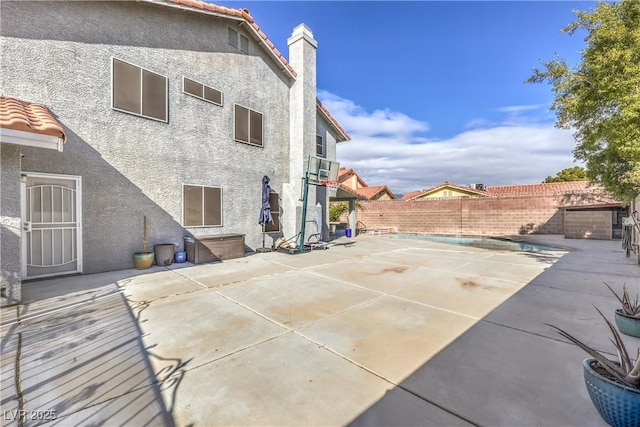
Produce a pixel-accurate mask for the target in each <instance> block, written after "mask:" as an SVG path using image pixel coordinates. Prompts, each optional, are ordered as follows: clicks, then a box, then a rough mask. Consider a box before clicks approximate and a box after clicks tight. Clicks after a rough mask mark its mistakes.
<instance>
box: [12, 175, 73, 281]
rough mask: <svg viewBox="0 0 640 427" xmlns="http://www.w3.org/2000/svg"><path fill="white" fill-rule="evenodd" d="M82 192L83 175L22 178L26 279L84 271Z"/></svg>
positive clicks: (23, 261) (24, 273)
mask: <svg viewBox="0 0 640 427" xmlns="http://www.w3.org/2000/svg"><path fill="white" fill-rule="evenodd" d="M80 196H81V194H80V177H74V176H66V175H45V174H35V173H31V174H29V173H28V174H26V179H24V178H23V183H22V278H23V279H33V278H36V277H48V276H56V275H61V274H70V273H80V272H82V247H81V242H82V236H81V224H82V223H81V220H80V212H81V209H80V201H81V197H80Z"/></svg>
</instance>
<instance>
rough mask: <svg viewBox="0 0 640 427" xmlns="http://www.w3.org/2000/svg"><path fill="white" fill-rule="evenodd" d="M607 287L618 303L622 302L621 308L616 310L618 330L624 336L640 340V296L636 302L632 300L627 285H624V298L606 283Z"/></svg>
mask: <svg viewBox="0 0 640 427" xmlns="http://www.w3.org/2000/svg"><path fill="white" fill-rule="evenodd" d="M605 286H606V287H607V288H609V290H610V291H611V292H612V293H613V294H614V295H615V296H616V298H617V299H618V301H620V308H618V309H616V317H615V320H616V325H618V330H620V332H622V333H623V334H627V335H631V336H632V337H638V338H640V304H639V303H638V294H636V298H635V300H631V298H629V293H628V292H627V284H626V283H625V284H624V285H622V296H620V295H618V294H617V293H616V291H614V290H613V289H612V288H611V286H609V284H608V283H606V282H605Z"/></svg>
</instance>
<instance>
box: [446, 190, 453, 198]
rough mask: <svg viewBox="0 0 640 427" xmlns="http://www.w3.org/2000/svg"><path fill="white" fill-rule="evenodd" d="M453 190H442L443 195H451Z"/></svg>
mask: <svg viewBox="0 0 640 427" xmlns="http://www.w3.org/2000/svg"><path fill="white" fill-rule="evenodd" d="M452 196H453V192H452V191H451V190H444V197H452Z"/></svg>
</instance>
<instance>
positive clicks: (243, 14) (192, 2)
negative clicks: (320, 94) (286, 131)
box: [145, 0, 351, 142]
mask: <svg viewBox="0 0 640 427" xmlns="http://www.w3.org/2000/svg"><path fill="white" fill-rule="evenodd" d="M145 1H147V2H149V3H154V4H165V5H171V4H174V5H179V6H180V7H186V8H188V9H190V10H193V11H195V12H203V13H213V14H219V15H224V16H227V17H231V18H235V19H239V20H243V21H245V22H246V23H247V24H248V25H247V27H248V28H249V29H250V31H252V32H253V34H254V36H255V37H256V38H257V39H259V40H260V41H261V42H260V45H261V46H263V48H264V49H265V50H266V51H267V53H269V54H271V55H273V56H274V57H275V58H276V59H277V61H279V62H280V64H281V65H282V66H283V69H284V70H285V72H286V73H287V74H289V75H290V76H291V77H293V78H296V77H297V75H298V74H297V73H296V70H294V69H293V67H292V66H291V64H289V62H288V61H287V60H286V58H285V57H284V55H283V54H282V53H281V52H280V51H279V50H278V49H277V48H276V46H275V45H274V44H273V42H272V41H271V40H269V38H268V37H267V35H266V34H265V33H264V32H263V31H262V30H261V29H260V27H259V26H258V24H257V23H256V22H255V20H254V19H253V17H252V16H251V14H250V13H249V10H248V9H232V8H229V7H225V6H218V5H216V4H212V3H205V2H202V1H198V0H160V1H159V0H145ZM316 103H317V107H318V110H319V111H320V112H321V113H322V114H323V115H324V116H325V118H326V119H327V121H328V122H329V123H330V124H331V125H333V126H334V127H335V129H336V131H337V133H338V140H337V142H342V141H351V137H350V136H349V134H348V133H347V132H346V131H345V130H344V128H343V127H342V126H341V125H340V123H338V121H337V120H336V119H335V118H334V117H333V116H332V115H331V113H330V112H329V110H327V107H325V106H324V105H323V104H322V102H320V100H319V99H317V98H316Z"/></svg>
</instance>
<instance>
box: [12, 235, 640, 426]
mask: <svg viewBox="0 0 640 427" xmlns="http://www.w3.org/2000/svg"><path fill="white" fill-rule="evenodd" d="M535 239H537V240H538V241H539V243H542V244H546V245H551V246H559V247H564V248H566V249H567V250H568V252H567V251H557V252H544V253H535V254H532V253H520V252H503V251H490V250H484V249H476V248H471V247H461V246H453V245H447V244H442V243H434V242H427V241H420V240H401V239H391V238H387V237H372V236H360V237H358V238H356V239H339V240H338V241H336V243H337V244H336V245H334V246H333V247H331V249H330V250H326V251H322V250H319V251H314V252H311V253H307V254H301V255H286V254H281V253H265V254H256V255H251V256H248V257H245V258H242V259H236V260H230V261H225V262H223V263H217V264H208V265H198V266H192V265H190V264H174V265H172V266H170V267H168V268H164V267H153V268H152V269H151V270H147V271H137V270H123V271H116V272H109V273H103V274H95V275H88V276H76V277H67V278H59V279H53V280H46V281H39V282H32V283H28V284H25V285H24V290H23V292H24V296H25V303H24V304H23V305H20V306H17V307H12V308H7V309H3V310H2V329H1V331H2V398H1V399H2V400H1V404H2V410H3V417H2V425H16V426H17V425H18V421H17V420H16V417H14V416H13V415H12V414H14V413H15V411H16V410H18V409H23V410H25V411H26V422H25V425H39V424H42V423H43V421H42V420H38V419H37V418H38V416H40V417H42V416H43V414H42V413H39V412H38V411H55V420H52V421H51V422H49V423H48V424H47V425H169V426H171V425H179V426H209V425H227V426H228V425H348V424H352V425H394V426H395V425H408V426H413V425H425V426H465V425H482V426H514V425H518V426H538V425H554V426H559V425H562V426H576V427H577V426H605V425H606V423H605V422H604V421H603V420H602V419H601V418H600V416H599V415H598V413H597V412H596V410H595V408H594V407H593V405H592V404H591V402H590V399H589V397H588V395H587V391H586V389H585V386H584V383H583V379H582V365H581V362H582V360H583V359H584V358H585V355H584V354H583V353H582V352H581V350H579V349H577V348H575V347H574V346H573V345H570V344H568V343H567V342H565V341H563V339H562V338H561V337H560V336H559V335H557V334H555V333H553V332H552V331H551V330H550V328H549V327H548V326H545V323H552V324H555V325H558V326H560V327H562V328H565V329H568V330H570V331H572V332H574V333H575V335H576V336H578V337H579V338H581V339H583V340H584V341H585V342H587V343H590V344H591V345H594V346H596V347H597V348H599V349H602V350H605V351H608V352H611V351H612V346H611V344H610V343H609V341H608V339H609V336H608V331H607V329H606V326H605V325H604V324H603V322H602V320H601V319H599V318H598V315H597V313H596V311H595V310H594V309H593V307H592V304H595V305H597V306H598V307H599V308H600V309H602V310H603V311H604V312H605V313H607V314H610V313H612V311H613V309H614V308H615V307H616V306H617V301H616V300H615V299H614V298H613V296H611V295H610V293H609V291H608V290H607V289H606V288H605V287H604V285H603V284H602V282H603V281H607V282H613V283H615V284H616V285H617V286H621V285H622V283H626V284H627V286H629V288H630V290H631V291H632V292H633V293H635V292H636V291H638V290H640V266H639V265H637V263H636V261H635V259H634V258H631V259H626V258H625V257H624V252H623V251H622V249H621V248H620V242H619V241H583V240H565V239H564V238H562V237H561V236H536V237H535ZM611 317H612V316H611ZM625 338H626V342H627V344H628V345H629V347H630V349H631V350H633V351H635V348H636V347H640V339H632V338H629V337H625Z"/></svg>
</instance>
